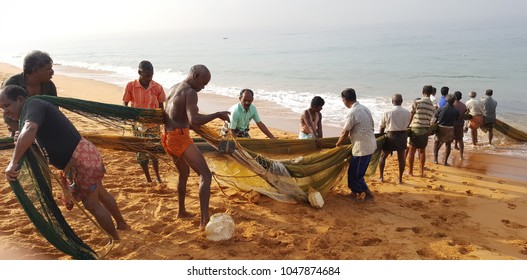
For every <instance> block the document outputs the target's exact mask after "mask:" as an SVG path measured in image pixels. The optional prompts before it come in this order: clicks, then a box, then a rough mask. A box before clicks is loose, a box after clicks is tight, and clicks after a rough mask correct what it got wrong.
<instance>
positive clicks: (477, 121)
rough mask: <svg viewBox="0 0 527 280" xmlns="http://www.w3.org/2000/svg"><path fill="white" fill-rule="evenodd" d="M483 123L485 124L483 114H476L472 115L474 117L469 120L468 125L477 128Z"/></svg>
mask: <svg viewBox="0 0 527 280" xmlns="http://www.w3.org/2000/svg"><path fill="white" fill-rule="evenodd" d="M482 124H483V115H476V116H472V118H471V119H470V121H469V125H468V127H469V128H474V129H476V128H480V127H481V125H482Z"/></svg>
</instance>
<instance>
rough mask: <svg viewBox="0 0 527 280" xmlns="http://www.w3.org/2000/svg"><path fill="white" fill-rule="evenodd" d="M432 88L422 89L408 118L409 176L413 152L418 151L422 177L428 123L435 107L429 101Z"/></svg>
mask: <svg viewBox="0 0 527 280" xmlns="http://www.w3.org/2000/svg"><path fill="white" fill-rule="evenodd" d="M432 89H433V88H432V86H431V85H425V86H424V87H423V97H421V98H419V99H416V100H415V101H414V104H413V105H412V111H411V117H410V120H411V121H410V128H411V130H412V131H411V132H410V147H409V153H408V165H409V170H408V174H409V175H412V176H413V175H414V174H413V168H414V156H415V151H416V150H417V151H419V162H420V167H421V174H420V175H421V177H423V176H424V168H425V161H426V153H425V151H426V146H427V145H428V136H430V121H431V120H432V116H433V115H434V112H435V107H434V104H433V103H432V101H431V100H430V94H432Z"/></svg>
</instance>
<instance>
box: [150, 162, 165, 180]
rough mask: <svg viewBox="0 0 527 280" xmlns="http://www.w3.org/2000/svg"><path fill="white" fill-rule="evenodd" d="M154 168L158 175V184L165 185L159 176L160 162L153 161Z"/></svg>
mask: <svg viewBox="0 0 527 280" xmlns="http://www.w3.org/2000/svg"><path fill="white" fill-rule="evenodd" d="M152 167H153V168H154V172H155V173H156V179H157V182H158V183H163V181H161V176H160V175H159V160H157V159H152Z"/></svg>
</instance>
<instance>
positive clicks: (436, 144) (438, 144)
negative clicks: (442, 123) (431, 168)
mask: <svg viewBox="0 0 527 280" xmlns="http://www.w3.org/2000/svg"><path fill="white" fill-rule="evenodd" d="M441 146H443V142H439V141H437V140H435V141H434V163H436V164H437V163H439V162H438V160H437V158H438V155H439V149H441Z"/></svg>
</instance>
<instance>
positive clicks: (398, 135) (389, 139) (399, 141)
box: [382, 130, 408, 151]
mask: <svg viewBox="0 0 527 280" xmlns="http://www.w3.org/2000/svg"><path fill="white" fill-rule="evenodd" d="M407 138H408V134H407V133H406V130H403V131H388V132H386V141H385V142H384V146H383V147H382V149H383V150H385V151H401V150H405V149H406V144H407Z"/></svg>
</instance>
